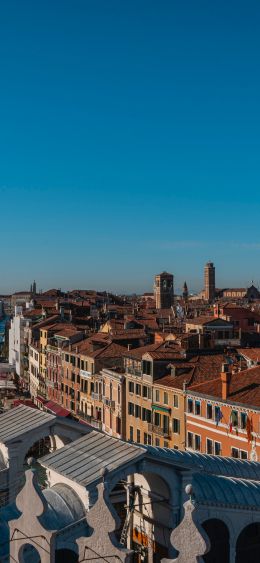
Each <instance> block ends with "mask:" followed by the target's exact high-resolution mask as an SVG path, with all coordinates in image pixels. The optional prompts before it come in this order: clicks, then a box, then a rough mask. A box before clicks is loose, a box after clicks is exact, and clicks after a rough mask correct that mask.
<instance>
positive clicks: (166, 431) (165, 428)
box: [163, 414, 169, 435]
mask: <svg viewBox="0 0 260 563" xmlns="http://www.w3.org/2000/svg"><path fill="white" fill-rule="evenodd" d="M163 432H164V434H167V435H168V434H169V417H168V416H165V414H164V415H163Z"/></svg>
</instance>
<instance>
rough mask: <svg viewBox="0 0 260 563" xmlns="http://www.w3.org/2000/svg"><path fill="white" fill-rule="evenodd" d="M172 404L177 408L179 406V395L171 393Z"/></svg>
mask: <svg viewBox="0 0 260 563" xmlns="http://www.w3.org/2000/svg"><path fill="white" fill-rule="evenodd" d="M173 406H174V407H175V408H176V409H178V407H179V397H178V395H173Z"/></svg>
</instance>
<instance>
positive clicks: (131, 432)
mask: <svg viewBox="0 0 260 563" xmlns="http://www.w3.org/2000/svg"><path fill="white" fill-rule="evenodd" d="M129 440H130V442H133V440H134V429H133V427H132V426H129Z"/></svg>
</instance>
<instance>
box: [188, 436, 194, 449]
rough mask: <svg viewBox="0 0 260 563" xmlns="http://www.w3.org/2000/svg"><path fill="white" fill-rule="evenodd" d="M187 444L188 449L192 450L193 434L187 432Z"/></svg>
mask: <svg viewBox="0 0 260 563" xmlns="http://www.w3.org/2000/svg"><path fill="white" fill-rule="evenodd" d="M187 443H188V448H193V434H192V432H188V434H187Z"/></svg>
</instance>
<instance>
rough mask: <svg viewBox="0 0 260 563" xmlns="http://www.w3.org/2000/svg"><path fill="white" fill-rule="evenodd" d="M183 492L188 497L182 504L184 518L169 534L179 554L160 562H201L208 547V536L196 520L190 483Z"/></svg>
mask: <svg viewBox="0 0 260 563" xmlns="http://www.w3.org/2000/svg"><path fill="white" fill-rule="evenodd" d="M185 492H186V494H187V495H190V499H189V500H188V501H187V502H185V503H184V505H183V507H184V518H183V520H182V521H181V523H180V524H179V526H177V528H175V530H173V532H172V534H171V543H172V545H173V546H174V547H175V549H177V551H178V552H179V555H178V557H177V559H162V563H202V561H203V560H202V558H201V556H202V555H204V554H205V553H207V552H208V551H209V549H210V542H209V539H208V536H207V534H206V532H205V531H204V530H203V528H202V527H201V526H200V524H199V523H198V522H197V521H196V507H195V506H194V503H193V502H192V497H193V488H192V485H187V486H186V487H185Z"/></svg>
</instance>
